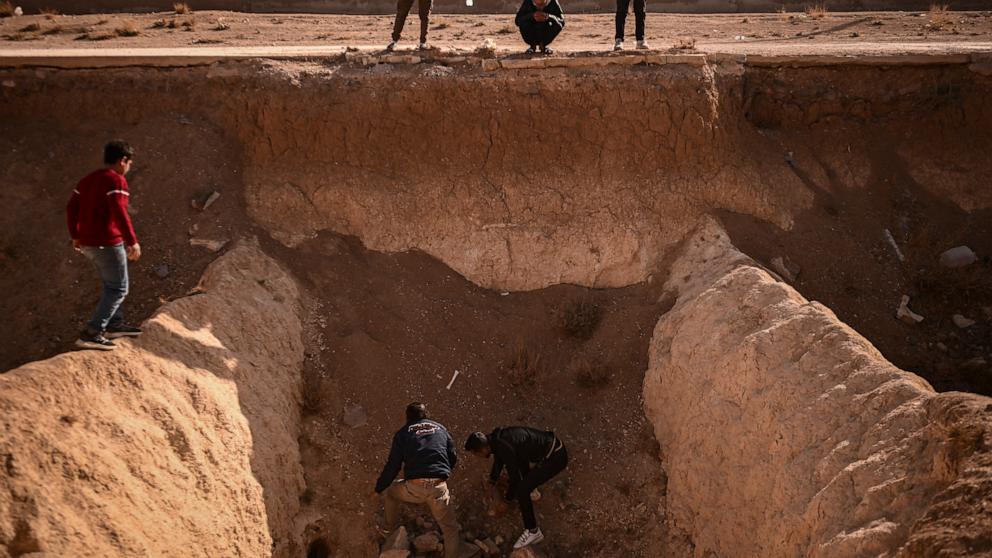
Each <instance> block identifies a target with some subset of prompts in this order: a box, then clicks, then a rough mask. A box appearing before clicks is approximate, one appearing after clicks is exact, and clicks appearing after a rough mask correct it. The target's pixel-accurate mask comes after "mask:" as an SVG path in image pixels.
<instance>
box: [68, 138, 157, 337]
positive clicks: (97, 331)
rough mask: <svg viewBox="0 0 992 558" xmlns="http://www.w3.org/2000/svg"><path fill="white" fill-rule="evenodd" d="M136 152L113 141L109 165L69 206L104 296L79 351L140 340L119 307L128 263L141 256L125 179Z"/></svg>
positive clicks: (72, 229) (79, 244) (75, 241)
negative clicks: (127, 339)
mask: <svg viewBox="0 0 992 558" xmlns="http://www.w3.org/2000/svg"><path fill="white" fill-rule="evenodd" d="M133 157H134V151H133V150H132V149H131V146H130V145H128V144H127V142H124V141H120V140H115V141H112V142H110V143H108V144H107V145H106V146H105V147H104V148H103V162H104V163H105V164H106V165H107V166H106V167H104V168H102V169H100V170H98V171H95V172H93V173H91V174H89V175H87V176H86V177H85V178H83V179H82V180H80V181H79V184H78V185H77V186H76V189H75V190H73V191H72V197H70V198H69V204H68V206H67V207H66V220H67V223H68V225H69V235H70V236H71V237H72V246H73V248H75V249H76V250H79V251H80V252H82V253H83V254H84V255H85V256H86V257H87V258H89V260H90V261H91V262H93V265H94V266H95V267H96V270H97V273H99V274H100V280H101V281H102V282H103V295H102V296H101V297H100V303H99V304H97V307H96V311H95V312H94V313H93V317H92V318H91V319H90V321H89V322H88V323H87V324H86V328H85V329H84V330H83V331H82V333H81V334H80V335H79V339H77V340H76V346H77V347H79V348H81V349H100V350H104V351H109V350H112V349H114V348H115V347H116V345H115V344H114V342H113V341H111V339H115V338H118V337H137V336H139V335H141V329H139V328H137V327H134V326H130V325H127V324H125V323H124V313H123V311H122V310H121V303H123V302H124V297H126V296H127V291H128V278H127V261H128V260H131V261H136V260H137V259H138V258H140V257H141V246H140V245H138V238H137V237H136V236H135V234H134V227H133V226H132V225H131V217H130V215H128V212H127V205H128V198H129V197H130V196H131V193H130V192H129V191H128V187H127V180H126V179H125V178H124V175H125V174H127V173H128V171H130V170H131V163H132V162H133Z"/></svg>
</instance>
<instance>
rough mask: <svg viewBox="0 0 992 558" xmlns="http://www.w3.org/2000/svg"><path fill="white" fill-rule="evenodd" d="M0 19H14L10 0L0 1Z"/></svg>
mask: <svg viewBox="0 0 992 558" xmlns="http://www.w3.org/2000/svg"><path fill="white" fill-rule="evenodd" d="M0 17H14V5H13V4H11V3H10V0H0Z"/></svg>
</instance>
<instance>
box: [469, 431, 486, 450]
mask: <svg viewBox="0 0 992 558" xmlns="http://www.w3.org/2000/svg"><path fill="white" fill-rule="evenodd" d="M488 445H489V440H488V439H487V438H486V435H485V434H483V433H482V432H473V433H471V434H469V436H468V440H465V451H473V452H474V451H479V450H481V449H482V448H484V447H486V446H488Z"/></svg>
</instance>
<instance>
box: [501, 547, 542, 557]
mask: <svg viewBox="0 0 992 558" xmlns="http://www.w3.org/2000/svg"><path fill="white" fill-rule="evenodd" d="M510 558H548V555H547V554H545V553H544V551H542V550H541V549H540V548H538V547H536V546H534V545H531V546H525V547H523V548H518V549H516V550H514V551H513V552H511V553H510Z"/></svg>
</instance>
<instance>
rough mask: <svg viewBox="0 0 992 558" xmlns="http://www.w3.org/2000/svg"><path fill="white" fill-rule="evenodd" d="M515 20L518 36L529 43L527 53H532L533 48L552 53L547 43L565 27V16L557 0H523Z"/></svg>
mask: <svg viewBox="0 0 992 558" xmlns="http://www.w3.org/2000/svg"><path fill="white" fill-rule="evenodd" d="M515 21H516V24H517V27H519V28H520V36H522V37H523V38H524V42H525V43H527V44H528V45H529V48H528V49H527V54H533V53H534V51H535V50H540V51H541V52H543V53H544V54H554V51H553V50H551V49H550V48H548V45H550V44H551V41H553V40H555V37H557V36H558V33H561V30H562V29H564V28H565V16H564V14H562V12H561V4H559V3H558V0H524V2H523V4H521V5H520V9H519V10H517V17H516V20H515Z"/></svg>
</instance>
